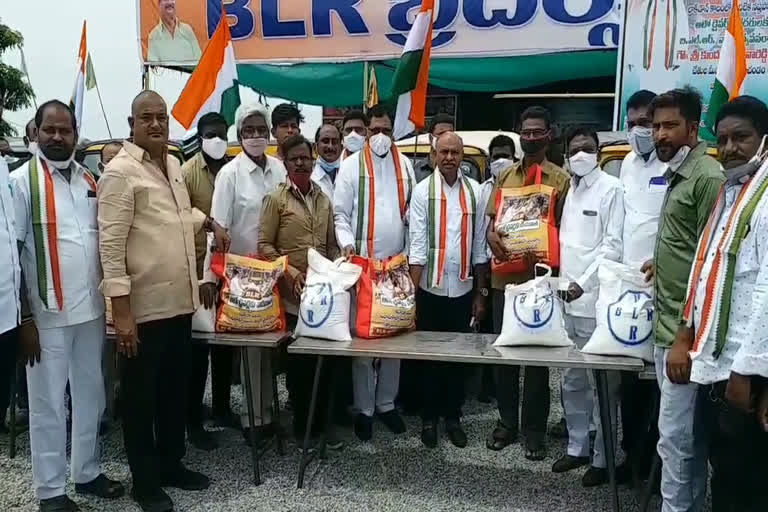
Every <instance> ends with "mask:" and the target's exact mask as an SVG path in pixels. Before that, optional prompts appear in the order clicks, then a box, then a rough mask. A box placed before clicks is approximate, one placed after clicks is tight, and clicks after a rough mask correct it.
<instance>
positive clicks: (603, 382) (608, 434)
mask: <svg viewBox="0 0 768 512" xmlns="http://www.w3.org/2000/svg"><path fill="white" fill-rule="evenodd" d="M594 372H595V384H596V387H597V399H598V403H599V405H600V423H601V428H602V429H603V447H604V449H605V454H606V460H607V463H608V481H609V483H610V486H611V494H612V499H613V510H614V512H619V511H620V510H621V507H620V504H619V489H618V486H617V484H616V452H615V450H614V446H613V422H612V421H611V404H610V401H609V399H610V398H609V396H608V375H607V374H606V372H605V370H595V371H594Z"/></svg>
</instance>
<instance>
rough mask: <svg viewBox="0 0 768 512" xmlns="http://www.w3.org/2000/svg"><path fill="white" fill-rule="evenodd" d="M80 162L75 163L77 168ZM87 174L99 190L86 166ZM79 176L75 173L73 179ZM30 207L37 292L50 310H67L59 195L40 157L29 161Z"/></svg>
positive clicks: (84, 171) (87, 177)
mask: <svg viewBox="0 0 768 512" xmlns="http://www.w3.org/2000/svg"><path fill="white" fill-rule="evenodd" d="M75 166H77V164H73V168H74V167H75ZM83 176H84V177H85V180H86V181H87V182H88V184H89V185H90V186H91V189H92V190H93V191H94V192H95V191H96V180H95V179H93V176H92V175H91V173H90V172H88V171H86V170H85V169H83ZM74 177H75V175H74V173H73V174H72V179H74ZM29 192H30V210H31V212H32V236H33V238H34V242H35V258H36V267H37V291H38V293H39V294H40V300H41V301H42V303H43V305H44V306H45V308H46V309H47V310H50V311H56V310H59V311H61V310H63V309H64V294H63V292H62V287H61V269H60V268H59V243H58V228H57V222H56V219H57V216H56V194H55V192H54V189H53V176H52V172H51V170H50V169H49V167H48V163H47V162H46V161H45V160H43V159H41V158H40V157H39V156H35V157H33V158H32V159H31V160H30V161H29Z"/></svg>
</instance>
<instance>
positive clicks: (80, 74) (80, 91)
mask: <svg viewBox="0 0 768 512" xmlns="http://www.w3.org/2000/svg"><path fill="white" fill-rule="evenodd" d="M87 61H88V43H87V41H86V37H85V21H83V33H82V35H81V36H80V50H79V51H78V52H77V75H76V76H75V89H74V90H73V91H72V98H71V99H70V100H69V108H71V109H72V112H74V113H75V119H76V120H77V130H78V132H80V133H82V132H83V128H82V121H83V103H84V102H85V76H86V73H87V71H86V65H87ZM89 89H90V88H89Z"/></svg>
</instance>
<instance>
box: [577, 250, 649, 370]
mask: <svg viewBox="0 0 768 512" xmlns="http://www.w3.org/2000/svg"><path fill="white" fill-rule="evenodd" d="M597 276H598V278H599V279H600V294H599V296H598V298H597V304H596V305H595V310H596V314H597V328H596V329H595V332H594V333H593V334H592V337H591V338H590V339H589V341H588V342H587V344H586V345H584V348H583V349H581V351H582V352H584V353H587V354H598V355H605V356H625V357H635V358H638V359H643V360H645V361H648V362H653V341H654V339H653V314H654V313H653V311H654V308H653V283H647V282H646V281H645V276H644V274H643V273H642V272H640V271H639V270H637V269H634V268H631V267H629V266H627V265H623V264H621V263H616V262H615V261H603V262H602V263H601V264H600V268H599V269H598V271H597Z"/></svg>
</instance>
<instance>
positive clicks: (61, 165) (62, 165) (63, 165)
mask: <svg viewBox="0 0 768 512" xmlns="http://www.w3.org/2000/svg"><path fill="white" fill-rule="evenodd" d="M40 158H42V159H43V160H45V161H46V162H48V163H49V164H51V166H53V167H55V168H56V169H59V170H62V169H69V166H70V165H72V160H74V159H75V151H74V150H72V154H71V155H69V158H67V159H66V160H51V159H50V158H46V156H45V155H44V154H43V152H42V151H41V152H40Z"/></svg>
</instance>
